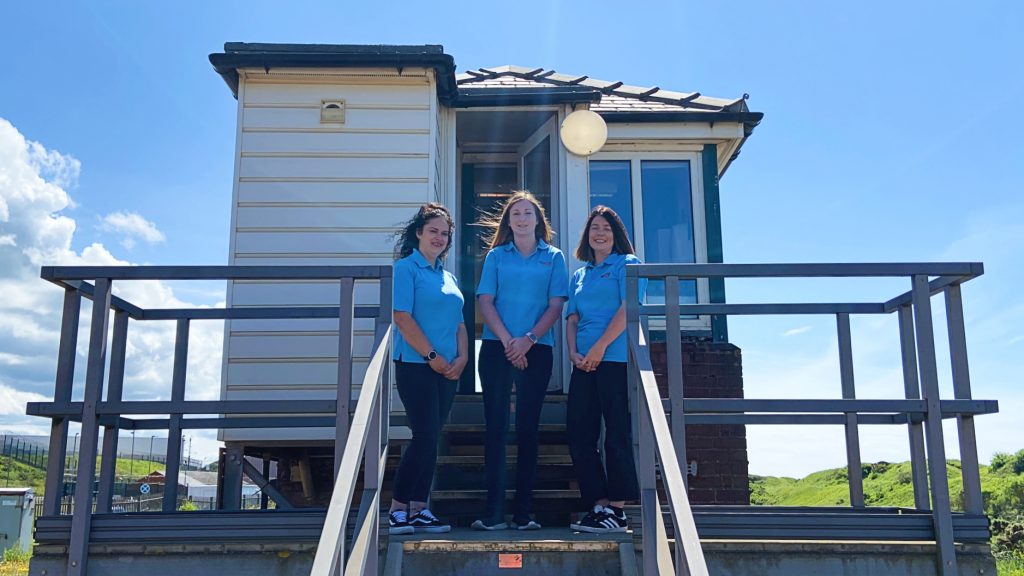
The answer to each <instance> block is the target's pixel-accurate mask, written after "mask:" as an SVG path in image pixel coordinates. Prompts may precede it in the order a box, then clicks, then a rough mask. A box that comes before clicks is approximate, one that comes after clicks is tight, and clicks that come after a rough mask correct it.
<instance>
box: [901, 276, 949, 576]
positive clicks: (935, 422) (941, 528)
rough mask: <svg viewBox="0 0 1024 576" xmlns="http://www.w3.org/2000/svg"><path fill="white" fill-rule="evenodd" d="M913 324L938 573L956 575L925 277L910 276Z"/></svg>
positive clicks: (931, 327) (947, 575)
mask: <svg viewBox="0 0 1024 576" xmlns="http://www.w3.org/2000/svg"><path fill="white" fill-rule="evenodd" d="M912 285H913V289H912V290H913V302H914V327H915V330H916V335H917V351H918V372H919V374H920V375H921V391H922V393H923V396H924V400H925V405H926V409H927V410H928V412H927V413H925V433H926V434H927V440H928V442H927V447H928V475H929V480H930V481H931V489H932V490H931V492H932V521H933V524H934V526H935V540H936V542H935V544H936V548H938V553H939V556H938V560H939V566H938V568H939V573H940V574H942V575H943V576H955V575H956V574H957V565H956V550H955V549H954V548H953V516H952V512H951V510H950V504H949V481H948V479H947V478H946V447H945V445H944V443H943V439H942V407H941V404H940V403H939V400H940V398H939V375H938V369H937V368H936V365H935V334H934V333H933V331H932V330H933V326H932V307H931V292H930V290H929V288H928V276H925V275H915V276H914V277H913V283H912Z"/></svg>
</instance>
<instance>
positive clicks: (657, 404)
mask: <svg viewBox="0 0 1024 576" xmlns="http://www.w3.org/2000/svg"><path fill="white" fill-rule="evenodd" d="M636 335H637V336H638V339H637V340H634V339H633V338H630V340H629V351H630V354H631V356H632V358H633V362H634V363H635V365H636V368H637V369H638V370H639V376H640V382H639V385H638V386H637V403H638V404H639V405H640V406H641V407H642V414H641V415H640V423H639V424H640V438H641V444H643V440H644V439H646V438H647V437H648V436H649V437H651V438H652V439H653V441H654V447H655V450H656V452H657V456H658V462H660V463H661V474H662V482H663V483H664V486H665V493H666V495H667V496H668V503H669V508H670V509H671V511H672V525H673V526H674V527H675V530H676V565H675V573H676V574H679V575H682V574H688V575H690V576H707V574H708V567H707V562H706V561H705V559H704V551H703V549H701V547H700V537H699V536H698V535H697V525H696V524H695V522H694V519H693V510H692V509H691V508H690V499H689V497H688V496H687V494H686V485H685V483H684V482H683V472H682V469H681V468H680V467H679V460H678V459H677V458H676V453H675V448H674V446H673V443H672V433H671V432H670V431H669V429H668V423H667V422H668V421H667V415H666V414H665V409H664V407H663V406H662V404H661V393H660V392H659V391H658V383H657V381H656V380H655V378H654V368H653V367H652V366H651V356H650V352H649V350H648V349H647V338H646V336H645V334H644V331H643V330H638V331H637V332H636ZM650 473H651V474H653V466H652V467H651V468H650ZM652 496H653V497H654V498H655V499H657V497H658V496H657V492H656V491H655V492H654V493H653V494H652ZM654 509H655V510H660V509H661V506H660V504H657V503H655V506H654ZM644 519H645V520H647V518H646V517H645V518H644ZM658 520H660V518H658ZM647 526H649V525H647ZM656 527H657V529H656V530H655V531H653V532H654V534H651V532H652V530H649V529H645V530H644V531H643V544H644V568H645V569H644V573H645V574H653V573H654V570H651V568H655V567H656V569H657V572H659V573H661V572H664V571H665V570H666V568H668V567H669V566H670V565H671V564H670V563H666V560H667V547H668V539H667V537H666V535H665V526H664V524H663V523H662V522H657V524H656ZM680 540H681V542H680ZM655 550H657V553H656V554H651V553H652V552H655ZM680 554H681V557H680ZM649 562H650V564H648V563H649Z"/></svg>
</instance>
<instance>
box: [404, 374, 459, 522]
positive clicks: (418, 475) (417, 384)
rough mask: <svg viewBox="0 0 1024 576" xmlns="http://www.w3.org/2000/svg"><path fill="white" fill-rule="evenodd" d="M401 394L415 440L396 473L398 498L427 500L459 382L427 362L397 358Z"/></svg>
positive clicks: (408, 448) (409, 500)
mask: <svg viewBox="0 0 1024 576" xmlns="http://www.w3.org/2000/svg"><path fill="white" fill-rule="evenodd" d="M395 381H396V384H397V385H398V396H399V398H401V399H402V404H403V405H404V406H405V414H406V417H407V418H408V419H409V428H411V429H412V441H411V442H410V443H409V445H408V446H407V447H406V449H405V453H404V454H402V460H401V462H399V464H398V472H396V473H395V486H394V499H395V500H397V501H399V502H401V503H403V504H408V503H409V502H411V501H416V502H426V501H427V498H429V497H430V485H431V483H432V482H433V481H434V468H435V466H436V464H437V441H438V438H439V437H440V435H441V427H442V426H444V423H445V421H446V420H448V412H449V411H450V410H451V408H452V401H453V400H454V399H455V387H456V382H455V381H454V380H447V379H445V377H444V376H442V375H440V374H438V373H437V372H434V370H433V369H431V368H430V366H429V365H427V364H411V363H408V362H395Z"/></svg>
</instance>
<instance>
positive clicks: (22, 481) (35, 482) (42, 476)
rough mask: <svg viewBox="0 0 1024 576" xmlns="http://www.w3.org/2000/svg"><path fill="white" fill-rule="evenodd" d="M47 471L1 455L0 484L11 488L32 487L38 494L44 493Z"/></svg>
mask: <svg viewBox="0 0 1024 576" xmlns="http://www.w3.org/2000/svg"><path fill="white" fill-rule="evenodd" d="M45 484H46V471H44V470H40V469H39V468H34V467H32V466H29V465H28V464H24V463H22V462H18V461H17V460H14V459H13V458H10V457H8V456H0V486H5V487H8V486H9V487H11V488H23V487H28V488H32V490H33V491H35V493H36V496H39V495H41V494H42V493H43V486H44V485H45Z"/></svg>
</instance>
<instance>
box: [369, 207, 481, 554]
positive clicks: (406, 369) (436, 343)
mask: <svg viewBox="0 0 1024 576" xmlns="http://www.w3.org/2000/svg"><path fill="white" fill-rule="evenodd" d="M453 229H454V224H453V223H452V217H451V214H450V213H449V212H448V209H447V208H445V207H444V206H442V205H441V204H435V203H429V204H424V205H423V206H421V207H420V209H419V211H418V212H417V213H416V215H415V216H414V217H413V218H412V219H411V220H409V221H408V222H407V223H406V224H405V226H404V227H403V229H402V230H401V232H399V234H398V241H397V243H396V245H395V259H396V260H397V261H396V262H395V267H394V284H393V305H394V313H393V317H394V322H395V326H397V327H398V332H397V333H396V334H395V340H394V351H393V353H392V359H393V360H394V362H395V381H396V384H397V387H398V395H399V397H400V398H401V399H402V404H403V405H404V406H405V413H406V416H407V417H408V419H409V428H410V429H411V430H412V440H411V442H410V443H409V446H408V447H407V448H406V449H405V453H404V454H402V460H401V462H400V463H399V464H398V471H397V473H396V474H395V483H394V497H393V499H392V500H391V509H390V514H389V515H388V516H389V517H388V523H389V531H390V533H391V534H411V533H413V532H428V533H439V532H448V531H449V530H451V526H450V525H448V524H446V523H444V522H441V521H440V520H439V519H438V518H437V517H436V516H434V514H433V513H432V512H431V511H430V510H429V509H428V508H427V501H428V499H429V497H430V485H431V482H433V479H434V467H435V466H436V464H437V442H438V437H439V436H440V433H441V427H442V426H444V423H445V421H446V420H447V419H448V412H449V411H450V410H451V407H452V401H453V400H454V399H455V389H456V381H457V380H458V379H459V376H461V375H462V370H463V369H464V368H465V367H466V362H467V361H468V359H469V344H468V342H469V341H468V338H467V336H466V325H465V324H464V323H463V316H462V307H463V305H464V303H465V301H464V299H463V296H462V291H461V290H459V285H458V282H457V281H456V279H455V276H453V275H452V273H451V272H448V271H447V270H445V269H444V268H443V267H442V265H441V261H442V260H443V259H444V256H445V254H447V253H448V250H449V249H450V248H451V245H452V230H453Z"/></svg>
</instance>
